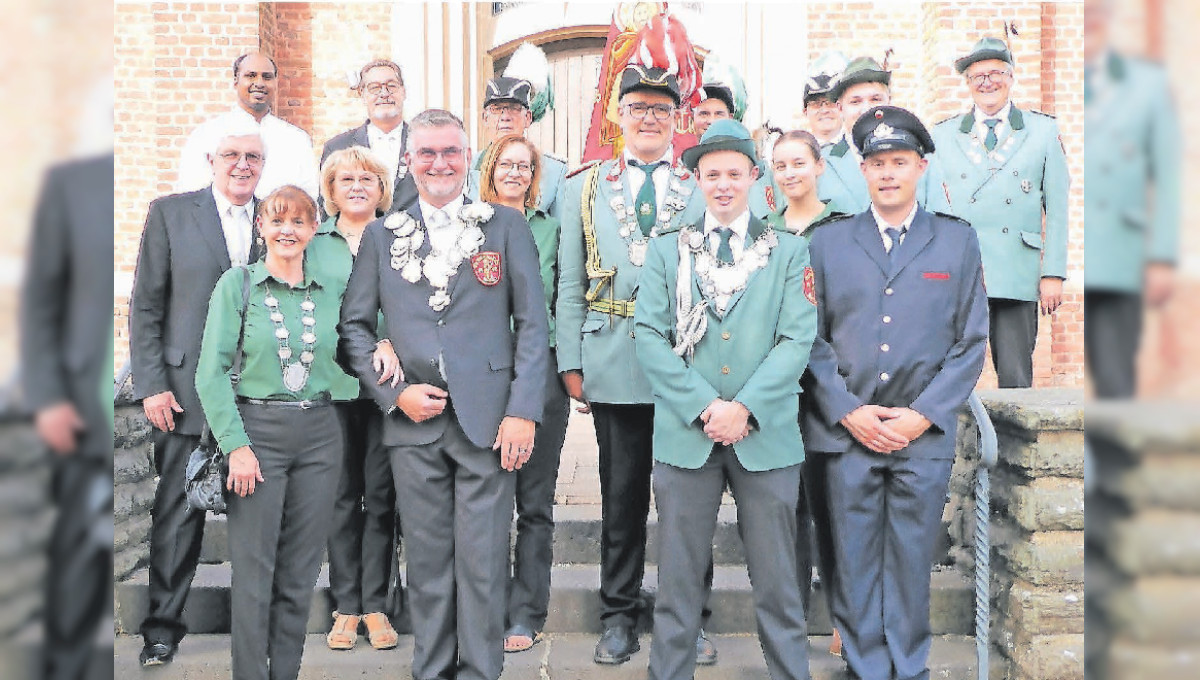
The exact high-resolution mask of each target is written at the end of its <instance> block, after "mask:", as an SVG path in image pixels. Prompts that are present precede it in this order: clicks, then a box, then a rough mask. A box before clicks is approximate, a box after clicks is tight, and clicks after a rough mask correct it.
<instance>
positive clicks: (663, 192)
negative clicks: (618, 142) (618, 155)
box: [625, 146, 675, 220]
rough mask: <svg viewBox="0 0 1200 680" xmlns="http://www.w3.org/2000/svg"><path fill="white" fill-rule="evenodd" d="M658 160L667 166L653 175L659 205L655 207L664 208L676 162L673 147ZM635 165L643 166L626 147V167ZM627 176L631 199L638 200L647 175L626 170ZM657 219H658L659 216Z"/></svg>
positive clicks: (630, 169) (655, 197) (668, 148)
mask: <svg viewBox="0 0 1200 680" xmlns="http://www.w3.org/2000/svg"><path fill="white" fill-rule="evenodd" d="M658 160H660V161H666V164H664V165H660V166H658V167H657V168H655V169H654V173H653V175H652V177H654V199H655V201H656V202H657V203H658V205H657V206H655V207H662V201H663V199H664V198H666V196H667V183H668V182H669V181H670V180H671V165H672V164H673V161H674V160H675V151H674V150H673V148H672V147H671V146H667V151H666V153H664V154H663V155H662V156H661V157H660V158H658ZM634 163H638V164H641V161H640V160H638V158H637V156H634V155H633V154H632V153H630V152H629V147H625V165H633V164H634ZM625 176H626V177H628V178H629V197H630V199H636V198H637V195H638V192H639V191H641V190H642V182H644V181H646V173H644V172H642V171H641V170H638V169H636V168H626V169H625ZM655 219H656V220H657V219H658V218H657V216H656V217H655Z"/></svg>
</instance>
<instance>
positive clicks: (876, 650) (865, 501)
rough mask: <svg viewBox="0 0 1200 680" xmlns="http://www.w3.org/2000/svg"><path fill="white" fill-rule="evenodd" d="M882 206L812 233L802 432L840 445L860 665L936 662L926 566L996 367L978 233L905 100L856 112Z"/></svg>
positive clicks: (843, 547) (903, 667)
mask: <svg viewBox="0 0 1200 680" xmlns="http://www.w3.org/2000/svg"><path fill="white" fill-rule="evenodd" d="M853 138H854V143H855V145H856V146H857V147H858V149H859V151H860V152H861V154H862V158H863V161H862V171H863V175H864V177H865V178H866V181H867V185H868V189H869V191H870V196H871V205H870V207H869V208H868V209H867V210H866V211H864V212H862V213H859V214H858V215H855V216H852V217H846V218H843V219H840V220H836V224H832V225H830V224H826V225H825V226H822V227H819V228H818V229H817V230H816V232H815V233H814V234H813V237H812V241H811V244H810V253H811V257H812V267H813V271H814V273H815V276H814V281H813V285H812V286H811V289H814V292H813V294H814V299H815V300H816V301H817V314H818V325H817V338H816V341H815V342H814V345H813V350H812V354H811V359H810V361H809V369H810V370H809V372H808V373H806V374H805V378H804V381H803V386H804V390H805V392H807V393H808V396H809V397H810V399H809V400H808V401H807V402H806V408H805V413H804V445H805V449H806V450H807V451H808V452H809V454H810V455H822V454H824V455H829V456H830V459H829V467H828V486H829V502H830V510H831V516H832V520H833V536H834V551H835V563H836V565H837V567H836V569H837V572H838V573H837V575H836V578H834V579H833V581H834V584H833V585H834V596H833V620H834V625H835V626H836V627H837V629H838V630H839V631H841V635H842V640H843V657H844V658H845V659H846V663H847V664H848V665H849V667H850V670H851V672H852V673H853V674H854V677H857V678H859V679H860V680H910V679H918V678H919V679H924V678H928V677H929V670H928V668H927V666H926V664H927V662H928V658H929V646H930V641H931V638H932V636H931V632H930V628H929V571H930V568H931V566H932V561H933V550H934V542H935V539H936V536H937V530H938V526H939V523H940V521H941V515H942V506H943V503H944V499H945V495H946V486H947V484H948V482H949V479H950V468H951V465H952V464H953V462H954V440H955V431H956V423H957V419H958V413H957V412H958V409H959V407H960V406H962V404H963V402H965V401H966V399H967V397H968V396H969V395H970V393H971V390H972V389H973V388H974V386H975V383H976V382H977V381H978V379H979V374H980V372H981V371H982V370H983V362H984V351H985V346H986V343H987V333H988V317H987V297H986V294H985V293H984V288H983V269H982V266H981V264H980V255H979V240H978V237H977V236H976V233H975V230H974V229H971V227H970V225H969V224H967V223H966V222H964V221H962V220H960V219H958V218H955V217H951V216H947V215H944V214H942V213H930V212H928V211H926V210H925V209H924V208H922V207H921V206H919V205H918V203H917V185H918V182H919V180H920V178H921V176H922V174H923V173H924V172H925V169H926V167H927V166H928V159H927V158H926V157H925V156H926V154H928V153H930V152H932V151H933V147H934V145H933V140H932V138H931V137H930V135H929V131H928V130H926V129H925V126H924V125H922V124H921V122H920V121H919V120H918V119H917V117H916V116H914V115H913V114H911V113H909V112H908V111H906V110H904V109H900V108H897V107H893V106H879V107H875V108H873V109H870V110H869V111H866V112H865V113H863V115H862V116H860V117H859V119H858V121H857V122H856V123H855V124H854V128H853Z"/></svg>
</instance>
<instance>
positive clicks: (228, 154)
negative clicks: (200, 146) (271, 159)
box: [217, 151, 264, 168]
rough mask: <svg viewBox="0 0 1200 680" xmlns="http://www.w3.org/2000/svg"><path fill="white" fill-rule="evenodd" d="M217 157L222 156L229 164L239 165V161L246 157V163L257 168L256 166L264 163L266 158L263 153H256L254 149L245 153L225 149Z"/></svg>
mask: <svg viewBox="0 0 1200 680" xmlns="http://www.w3.org/2000/svg"><path fill="white" fill-rule="evenodd" d="M217 158H220V159H221V160H222V161H224V162H225V163H226V164H228V165H237V164H238V163H240V162H242V159H243V158H244V159H246V165H249V166H250V167H252V168H256V167H258V166H260V165H262V163H263V160H264V159H263V155H262V154H260V153H255V152H253V151H247V152H245V153H238V152H236V151H224V152H222V153H219V154H217Z"/></svg>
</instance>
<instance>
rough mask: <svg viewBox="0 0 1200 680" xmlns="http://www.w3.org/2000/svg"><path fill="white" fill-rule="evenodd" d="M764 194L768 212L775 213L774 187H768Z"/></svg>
mask: <svg viewBox="0 0 1200 680" xmlns="http://www.w3.org/2000/svg"><path fill="white" fill-rule="evenodd" d="M766 193H767V209H768V210H770V211H771V212H775V210H776V208H775V187H773V186H768V187H767V192H766Z"/></svg>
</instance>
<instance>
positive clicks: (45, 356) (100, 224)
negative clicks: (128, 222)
mask: <svg viewBox="0 0 1200 680" xmlns="http://www.w3.org/2000/svg"><path fill="white" fill-rule="evenodd" d="M112 188H113V155H112V154H111V153H110V154H107V155H104V156H99V157H96V158H90V159H85V160H79V161H71V162H68V163H64V164H62V165H58V166H55V167H53V168H51V169H50V171H49V172H48V173H47V175H46V179H45V182H44V184H43V186H42V192H41V196H40V198H39V199H38V203H37V209H36V212H35V213H34V224H33V233H32V235H31V243H30V249H29V261H28V265H27V267H26V270H25V281H24V284H23V286H22V290H21V314H20V324H19V325H20V338H21V352H20V353H21V377H22V387H23V389H24V393H25V398H26V402H27V405H28V406H29V408H30V409H31V410H33V411H38V410H41V409H43V408H45V407H47V406H52V405H54V404H58V403H61V402H70V403H71V404H73V405H74V406H75V410H76V411H77V412H78V413H79V415H80V417H81V418H82V419H83V421H84V424H85V426H86V428H87V429H86V431H85V432H84V433H83V435H82V437H81V439H80V441H79V449H78V451H79V453H81V454H85V455H105V454H106V453H108V452H111V451H112V437H111V433H110V430H109V426H108V419H107V409H105V408H103V407H102V405H101V402H100V400H101V399H102V397H101V396H100V395H101V391H102V383H103V382H104V381H105V380H106V377H105V376H104V375H103V373H104V369H105V368H106V367H108V366H109V361H110V358H111V357H110V356H106V353H107V352H108V350H109V348H110V347H111V344H110V343H109V342H107V341H106V340H105V338H104V334H105V333H108V332H110V330H109V329H111V326H112V298H111V297H109V291H110V290H111V289H112V268H111V267H110V265H109V262H108V261H107V260H105V259H104V257H103V253H106V252H111V251H112V248H113V231H112V211H113V193H112Z"/></svg>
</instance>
